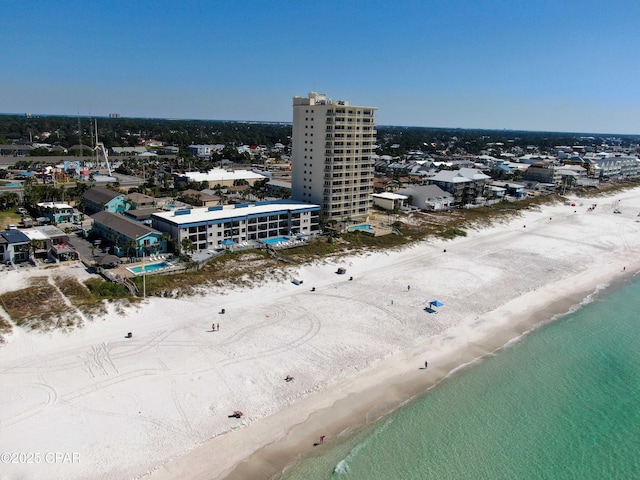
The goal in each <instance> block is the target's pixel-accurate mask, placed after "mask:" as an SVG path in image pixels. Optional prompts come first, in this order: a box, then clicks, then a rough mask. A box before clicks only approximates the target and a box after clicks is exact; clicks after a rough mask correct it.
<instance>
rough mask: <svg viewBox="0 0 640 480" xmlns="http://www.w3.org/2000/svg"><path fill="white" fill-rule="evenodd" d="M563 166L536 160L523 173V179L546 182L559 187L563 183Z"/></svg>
mask: <svg viewBox="0 0 640 480" xmlns="http://www.w3.org/2000/svg"><path fill="white" fill-rule="evenodd" d="M560 169H561V167H559V166H557V165H553V164H551V163H549V162H536V163H532V164H531V165H529V168H527V170H526V171H525V172H524V173H523V174H522V178H523V180H528V181H534V182H540V183H545V184H549V185H555V186H556V187H559V186H560V185H562V175H561V173H560Z"/></svg>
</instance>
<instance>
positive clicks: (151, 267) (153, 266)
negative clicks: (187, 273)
mask: <svg viewBox="0 0 640 480" xmlns="http://www.w3.org/2000/svg"><path fill="white" fill-rule="evenodd" d="M170 266H171V264H170V263H169V262H156V263H146V264H145V265H144V269H143V266H142V265H136V266H135V267H127V270H129V271H130V272H131V273H133V274H135V275H139V274H141V273H143V272H147V273H149V272H155V271H157V270H162V269H163V268H167V267H170Z"/></svg>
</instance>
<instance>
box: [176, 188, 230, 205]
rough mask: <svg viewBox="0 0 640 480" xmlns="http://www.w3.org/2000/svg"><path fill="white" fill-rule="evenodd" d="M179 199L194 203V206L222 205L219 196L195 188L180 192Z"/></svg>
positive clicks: (190, 203)
mask: <svg viewBox="0 0 640 480" xmlns="http://www.w3.org/2000/svg"><path fill="white" fill-rule="evenodd" d="M178 199H179V200H181V201H183V202H185V203H188V204H189V205H193V206H194V207H211V206H213V205H220V197H219V196H217V195H211V194H209V193H205V192H201V191H199V190H194V189H193V188H189V189H187V190H184V191H182V192H180V195H179V197H178Z"/></svg>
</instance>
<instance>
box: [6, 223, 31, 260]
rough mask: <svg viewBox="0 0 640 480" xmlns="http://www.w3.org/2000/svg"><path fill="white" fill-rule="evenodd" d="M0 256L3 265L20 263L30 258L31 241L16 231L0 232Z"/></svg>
mask: <svg viewBox="0 0 640 480" xmlns="http://www.w3.org/2000/svg"><path fill="white" fill-rule="evenodd" d="M0 236H1V237H2V239H1V240H0V256H1V258H2V261H3V262H4V263H13V264H16V263H22V262H26V261H28V260H29V259H30V258H31V239H30V238H29V237H27V236H26V235H25V234H24V233H23V232H21V231H20V230H18V229H15V228H10V229H8V230H5V231H3V232H0Z"/></svg>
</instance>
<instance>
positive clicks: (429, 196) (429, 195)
mask: <svg viewBox="0 0 640 480" xmlns="http://www.w3.org/2000/svg"><path fill="white" fill-rule="evenodd" d="M396 193H397V194H399V195H404V196H406V197H407V198H408V204H409V205H411V206H412V207H415V208H419V209H420V210H427V211H430V212H440V211H444V210H449V209H451V208H452V207H453V205H454V203H455V199H454V196H453V195H452V194H450V193H449V192H446V191H444V190H443V189H441V188H440V187H438V186H437V185H410V186H408V187H407V188H402V189H400V190H398V191H397V192H396Z"/></svg>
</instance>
